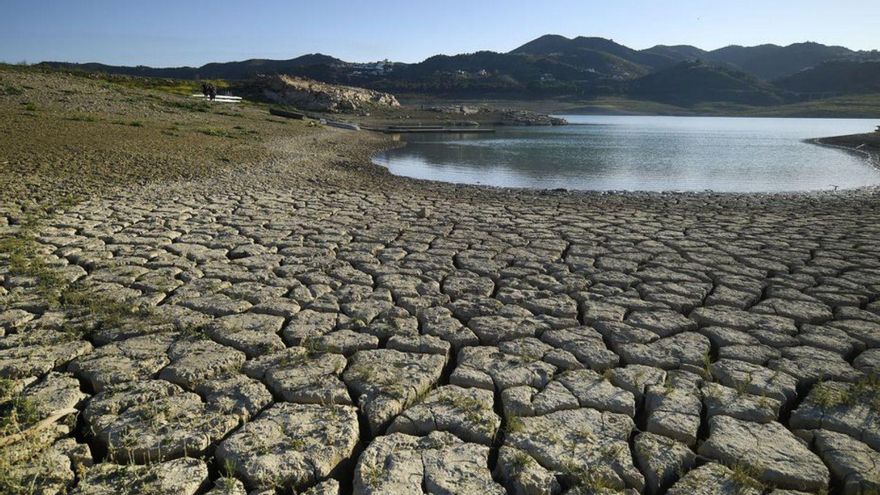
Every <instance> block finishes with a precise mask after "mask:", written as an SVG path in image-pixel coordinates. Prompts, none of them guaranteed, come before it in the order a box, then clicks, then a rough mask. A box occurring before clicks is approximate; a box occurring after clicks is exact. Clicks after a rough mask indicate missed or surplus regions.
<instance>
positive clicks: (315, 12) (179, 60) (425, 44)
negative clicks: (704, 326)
mask: <svg viewBox="0 0 880 495" xmlns="http://www.w3.org/2000/svg"><path fill="white" fill-rule="evenodd" d="M546 33H556V34H562V35H566V36H577V35H585V36H602V37H606V38H612V39H614V40H615V41H617V42H619V43H622V44H625V45H627V46H630V47H633V48H647V47H650V46H653V45H655V44H659V43H663V44H690V45H696V46H699V47H700V48H704V49H714V48H719V47H722V46H726V45H730V44H741V45H755V44H760V43H777V44H790V43H794V42H799V41H808V40H809V41H817V42H821V43H826V44H838V45H844V46H847V47H850V48H855V49H880V1H878V0H834V1H830V0H796V1H793V0H762V1H752V0H744V1H726V2H715V1H694V0H684V1H679V0H674V1H669V0H667V1H646V0H641V1H639V0H616V1H615V0H607V1H605V0H602V1H586V0H579V1H578V0H544V1H541V0H531V1H524V0H497V1H490V0H467V1H461V0H430V1H416V0H411V1H401V0H373V1H341V0H317V1H316V0H309V1H305V2H302V1H282V0H267V1H258V0H253V1H247V0H236V1H231V0H214V1H180V0H178V1H168V0H139V1H129V0H78V1H77V0H51V1H49V0H0V60H2V61H6V62H11V63H15V62H20V61H28V62H38V61H43V60H63V61H72V62H91V61H94V62H104V63H109V64H125V65H137V64H142V65H152V66H177V65H201V64H204V63H207V62H212V61H229V60H242V59H246V58H255V57H259V58H292V57H295V56H298V55H301V54H305V53H314V52H321V53H326V54H328V55H333V56H337V57H340V58H342V59H345V60H350V61H371V60H380V59H384V58H388V59H392V60H396V61H403V62H415V61H420V60H422V59H424V58H426V57H429V56H431V55H435V54H438V53H446V54H453V53H465V52H473V51H476V50H481V49H488V50H495V51H508V50H511V49H513V48H515V47H517V46H519V45H520V44H522V43H524V42H526V41H529V40H531V39H533V38H535V37H537V36H540V35H542V34H546Z"/></svg>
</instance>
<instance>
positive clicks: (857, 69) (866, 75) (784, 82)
mask: <svg viewBox="0 0 880 495" xmlns="http://www.w3.org/2000/svg"><path fill="white" fill-rule="evenodd" d="M776 85H777V86H779V87H780V88H784V89H786V90H788V91H794V92H797V93H801V94H806V95H811V96H836V95H839V94H862V93H880V61H878V62H853V61H846V60H841V61H834V62H825V63H823V64H820V65H818V66H816V67H812V68H810V69H806V70H803V71H801V72H798V73H797V74H793V75H790V76H788V77H785V78H783V79H780V80H779V81H776Z"/></svg>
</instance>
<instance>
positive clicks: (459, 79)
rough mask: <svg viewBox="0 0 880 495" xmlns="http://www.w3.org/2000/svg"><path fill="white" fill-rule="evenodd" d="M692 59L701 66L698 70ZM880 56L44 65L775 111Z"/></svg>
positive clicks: (536, 50)
mask: <svg viewBox="0 0 880 495" xmlns="http://www.w3.org/2000/svg"><path fill="white" fill-rule="evenodd" d="M694 62H699V63H698V64H696V63H694ZM877 64H880V52H877V51H873V52H858V51H854V50H850V49H848V48H845V47H840V46H826V45H822V44H819V43H813V42H806V43H796V44H792V45H788V46H779V45H772V44H765V45H759V46H753V47H744V46H728V47H725V48H721V49H717V50H712V51H705V50H702V49H700V48H698V47H694V46H689V45H675V46H668V45H657V46H654V47H651V48H648V49H645V50H634V49H632V48H629V47H627V46H624V45H622V44H619V43H617V42H615V41H613V40H610V39H605V38H597V37H583V36H581V37H576V38H567V37H564V36H560V35H546V36H541V37H539V38H537V39H535V40H532V41H530V42H528V43H525V44H523V45H522V46H519V47H517V48H515V49H513V50H511V51H510V52H507V53H498V52H491V51H478V52H475V53H466V54H460V55H435V56H433V57H429V58H427V59H426V60H424V61H422V62H419V63H413V64H404V63H394V62H388V61H383V62H373V63H352V62H346V61H343V60H340V59H338V58H334V57H331V56H328V55H322V54H310V55H304V56H301V57H296V58H292V59H288V60H269V59H251V60H245V61H240V62H225V63H210V64H206V65H203V66H201V67H172V68H151V67H143V66H136V67H121V66H109V65H102V64H70V63H64V62H45V63H44V64H41V65H45V66H50V67H55V68H63V69H66V70H83V71H90V72H96V71H97V72H106V73H108V74H127V75H135V76H144V77H160V78H181V79H225V80H230V81H245V80H249V79H253V78H254V77H255V76H257V75H289V76H298V77H307V78H311V79H315V80H319V81H323V82H327V83H333V84H343V85H351V86H359V87H365V88H370V89H375V90H380V91H388V92H394V93H403V94H420V95H432V96H438V97H463V98H481V97H482V98H485V97H497V98H515V99H534V98H558V97H574V98H582V99H589V98H596V97H623V98H630V99H632V98H639V99H648V100H650V101H655V102H665V103H674V104H676V105H693V104H702V103H705V102H718V103H731V104H744V105H750V106H755V105H776V104H780V103H785V104H795V103H799V102H803V101H809V100H812V99H815V98H824V97H826V96H840V95H850V94H864V93H871V92H880V89H878V81H880V76H878V74H877Z"/></svg>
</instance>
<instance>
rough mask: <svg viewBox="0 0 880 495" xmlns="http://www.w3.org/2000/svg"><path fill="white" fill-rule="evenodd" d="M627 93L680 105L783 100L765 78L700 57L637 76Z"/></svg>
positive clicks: (778, 102)
mask: <svg viewBox="0 0 880 495" xmlns="http://www.w3.org/2000/svg"><path fill="white" fill-rule="evenodd" d="M627 93H628V94H629V95H631V96H635V97H639V98H644V99H647V100H652V101H659V102H663V103H671V104H675V105H683V106H689V105H694V104H698V103H704V102H713V101H723V102H729V103H741V104H749V105H777V104H780V103H782V102H783V100H784V99H783V97H782V96H781V95H780V94H779V91H778V90H777V89H776V88H774V87H773V86H772V85H770V84H768V83H766V82H763V81H760V80H758V79H757V78H755V77H753V76H750V75H748V74H746V73H744V72H739V71H735V70H732V69H727V68H725V67H718V66H713V65H708V64H705V63H703V62H700V61H694V62H682V63H680V64H677V65H674V66H672V67H669V68H666V69H662V70H660V71H657V72H655V73H653V74H650V75H647V76H645V77H642V78H640V79H637V80H635V81H633V82H632V83H630V84H629V86H628V91H627Z"/></svg>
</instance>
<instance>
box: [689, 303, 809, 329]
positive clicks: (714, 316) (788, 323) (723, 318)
mask: <svg viewBox="0 0 880 495" xmlns="http://www.w3.org/2000/svg"><path fill="white" fill-rule="evenodd" d="M690 318H691V319H692V320H694V321H696V322H697V324H699V325H700V326H702V327H711V326H719V327H727V328H733V329H736V330H742V331H745V332H748V333H750V334H751V333H752V332H753V331H754V330H756V329H758V330H769V331H772V332H774V333H780V334H784V335H795V334H797V333H798V328H797V326H796V324H795V321H794V320H793V319H791V318H786V317H784V316H774V315H767V314H755V313H750V312H748V311H743V310H741V309H736V308H732V307H729V306H709V307H704V308H697V309H695V310H694V311H693V312H692V313H691V314H690Z"/></svg>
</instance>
